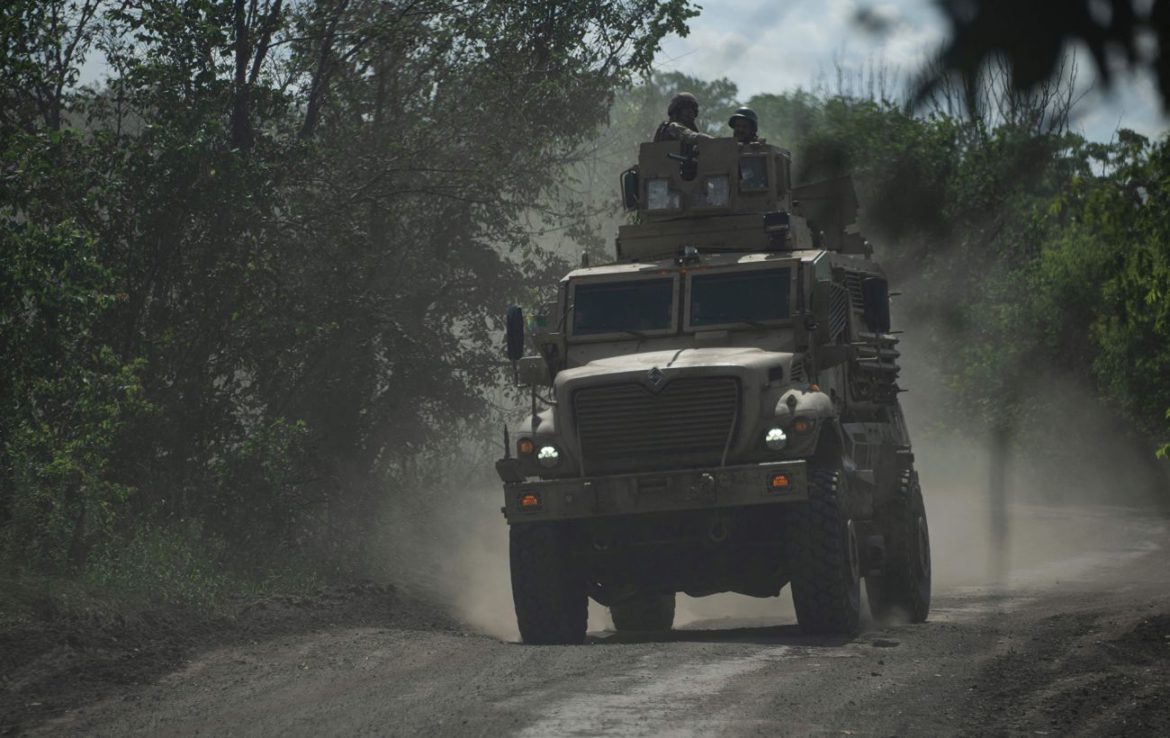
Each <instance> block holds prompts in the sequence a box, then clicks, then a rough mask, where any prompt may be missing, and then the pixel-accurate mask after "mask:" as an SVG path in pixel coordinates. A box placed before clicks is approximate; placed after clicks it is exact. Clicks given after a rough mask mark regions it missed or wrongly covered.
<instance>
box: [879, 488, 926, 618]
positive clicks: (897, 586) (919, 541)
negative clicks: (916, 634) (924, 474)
mask: <svg viewBox="0 0 1170 738" xmlns="http://www.w3.org/2000/svg"><path fill="white" fill-rule="evenodd" d="M882 519H883V520H882V522H883V528H884V529H885V536H886V555H885V563H884V565H883V567H882V574H881V576H872V577H866V579H865V593H866V595H867V596H868V597H869V611H870V612H871V613H872V614H873V617H874V619H875V620H881V621H886V620H892V619H894V618H897V617H899V616H902V617H906V618H908V619H909V620H910V622H912V623H922V622H925V621H926V617H927V615H928V614H929V612H930V530H929V528H927V525H926V506H925V504H923V501H922V488H921V487H920V486H919V484H918V473H917V472H915V471H914V470H913V469H907V470H906V471H904V472H903V473H902V477H901V479H900V480H899V481H898V489H897V490H896V492H895V494H894V498H893V499H892V500H891V501H890V503H889V506H888V507H887V509H886V510H885V511H884V514H883V516H882Z"/></svg>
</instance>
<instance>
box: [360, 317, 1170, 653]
mask: <svg viewBox="0 0 1170 738" xmlns="http://www.w3.org/2000/svg"><path fill="white" fill-rule="evenodd" d="M905 339H906V340H904V341H903V343H902V349H903V351H902V355H903V359H904V371H903V380H902V382H901V384H902V386H903V387H906V388H909V390H910V391H909V392H908V393H907V394H904V395H903V396H902V397H903V405H904V408H905V411H906V416H907V419H908V422H909V424H910V429H911V437H912V440H913V443H914V450H915V456H916V460H917V461H916V463H917V468H918V470H919V474H920V477H921V480H922V485H923V491H924V495H925V498H926V508H927V514H928V517H929V522H930V528H931V539H932V553H933V563H934V587H935V591H936V592H945V591H950V590H954V589H957V588H983V587H987V586H991V585H996V586H1005V587H1008V588H1012V587H1022V586H1034V585H1045V584H1052V585H1057V584H1058V583H1059V581H1060V580H1061V579H1068V578H1073V577H1077V576H1078V575H1079V574H1084V573H1085V571H1084V568H1085V567H1086V566H1089V565H1090V563H1089V562H1090V561H1091V558H1092V557H1091V556H1090V555H1089V554H1091V553H1092V552H1094V551H1099V550H1106V549H1108V550H1116V549H1117V548H1118V547H1120V548H1122V549H1125V547H1126V545H1127V543H1126V542H1127V541H1134V542H1135V543H1134V544H1133V546H1132V548H1133V551H1134V553H1135V554H1138V553H1140V552H1141V551H1142V550H1145V548H1146V547H1148V546H1149V545H1150V544H1149V543H1148V542H1149V541H1150V540H1151V539H1152V538H1158V537H1164V536H1165V527H1164V526H1165V524H1164V523H1163V522H1162V520H1161V519H1159V518H1157V517H1155V516H1156V513H1157V510H1158V509H1159V505H1161V506H1162V509H1164V503H1165V499H1164V496H1163V499H1162V500H1158V499H1157V493H1156V491H1155V490H1154V488H1153V487H1152V484H1151V481H1150V477H1149V476H1148V474H1144V473H1143V472H1142V471H1141V470H1142V469H1147V468H1148V464H1146V463H1145V462H1144V460H1143V459H1141V458H1140V452H1138V451H1136V450H1134V449H1133V448H1132V447H1131V446H1127V445H1125V444H1123V443H1114V442H1111V441H1110V440H1109V432H1110V429H1111V428H1113V425H1112V424H1113V423H1114V422H1115V421H1113V420H1112V419H1111V418H1110V417H1109V416H1108V414H1107V413H1105V412H1103V411H1102V410H1101V409H1100V407H1099V405H1098V404H1097V403H1096V401H1095V400H1093V399H1092V398H1091V397H1089V396H1088V395H1087V394H1085V393H1084V392H1082V391H1080V390H1078V389H1077V388H1076V387H1075V386H1074V385H1072V384H1070V383H1067V382H1062V381H1060V380H1059V379H1057V378H1055V377H1051V378H1047V379H1044V380H1040V381H1037V384H1036V387H1035V391H1036V392H1037V393H1043V398H1044V400H1045V402H1043V403H1038V405H1039V407H1041V408H1042V409H1041V410H1038V411H1037V412H1038V413H1039V415H1038V416H1037V417H1034V418H1031V419H1030V421H1031V422H1030V427H1033V428H1040V429H1042V430H1043V431H1044V432H1046V433H1048V435H1047V437H1043V438H1039V439H1038V441H1037V443H1036V444H1034V445H1035V447H1036V448H1037V449H1040V450H1039V451H1037V452H1036V453H1031V452H1030V450H1029V452H1025V450H1026V448H1027V447H1026V446H1024V445H1019V446H1017V447H1016V450H1015V451H1014V452H1013V453H1012V454H1011V456H1010V458H1009V459H1008V464H1007V468H1006V470H1005V472H1006V474H1005V478H1006V481H1007V490H1006V492H1007V495H1008V500H1009V504H1008V509H1007V510H1006V518H1005V519H1006V522H1007V527H1006V531H1004V534H1005V536H1006V537H1005V538H1003V539H1002V540H1001V539H999V538H998V537H997V536H996V535H994V526H993V524H992V520H993V518H992V507H991V505H989V502H988V500H989V496H988V490H989V472H990V470H991V464H992V461H991V457H990V454H989V452H988V448H987V444H986V443H980V442H977V441H975V440H972V439H970V438H966V437H963V436H962V435H960V434H958V433H956V432H953V431H952V432H948V431H945V430H941V429H940V425H939V418H938V417H937V416H938V412H937V411H936V408H939V407H940V406H941V403H942V402H943V400H944V399H945V389H944V387H943V385H942V382H941V380H940V378H939V377H938V376H937V374H936V373H935V372H934V371H932V368H931V367H930V366H928V365H925V364H924V363H923V357H922V356H921V355H920V354H918V353H917V352H916V351H915V348H914V338H913V331H910V332H908V335H907V336H906V337H905ZM1094 428H1096V429H1100V432H1099V433H1098V432H1095V431H1093V430H1092V429H1094ZM1086 429H1088V432H1086ZM1053 449H1055V450H1056V451H1054V450H1053ZM455 476H457V477H458V478H461V479H464V480H467V481H466V482H464V483H462V484H456V485H455V486H453V487H450V488H447V489H444V490H439V491H435V492H433V493H431V494H430V495H425V496H420V497H418V498H414V499H412V500H403V501H401V504H400V505H399V506H398V509H397V510H396V511H395V513H394V515H393V519H392V520H391V522H389V523H388V524H387V527H386V534H385V542H386V546H387V550H386V551H385V552H383V553H381V554H380V556H381V557H382V560H383V561H385V562H386V563H387V571H386V574H387V576H388V577H389V578H390V579H391V580H392V581H394V582H396V583H398V584H400V585H401V586H403V587H406V588H408V589H410V590H413V591H415V592H418V593H420V594H423V595H425V596H426V597H427V598H428V599H432V600H435V601H438V602H440V603H442V604H443V605H444V606H446V607H447V608H449V609H450V610H451V612H452V613H453V614H454V615H456V616H457V617H458V618H460V619H461V620H462V621H463V622H465V623H467V624H468V626H469V627H472V628H474V629H477V630H479V631H482V632H484V633H486V634H489V635H492V636H495V637H499V638H502V639H506V640H517V639H518V633H517V630H516V622H515V615H514V612H513V609H512V595H511V585H510V582H509V574H508V532H507V525H506V523H505V522H504V518H503V516H502V515H501V514H500V510H499V508H500V505H501V504H502V500H501V497H502V495H501V485H500V484H499V483H498V481H497V479H496V477H495V473H494V471H493V470H492V469H491V468H490V467H484V468H482V469H479V468H477V469H460V473H458V474H457V475H455ZM431 503H437V504H434V505H433V506H431ZM1135 510H1138V511H1141V512H1140V514H1139V515H1137V516H1135V515H1134V511H1135ZM1143 519H1148V520H1149V524H1148V526H1146V525H1143V523H1142V522H1140V521H1142V520H1143ZM1135 521H1138V522H1135ZM1135 526H1136V527H1135ZM1138 528H1141V530H1139V529H1138ZM1147 528H1148V529H1147ZM724 620H726V621H729V622H728V623H727V624H728V625H730V621H735V623H736V624H738V625H743V624H744V623H745V622H750V623H753V624H767V623H774V624H782V623H793V622H795V614H794V612H793V609H792V601H791V597H790V596H789V592H788V588H785V590H784V591H783V592H782V593H781V595H780V597H779V598H767V599H758V598H751V597H746V596H742V595H732V594H725V595H717V596H713V597H705V598H701V599H693V598H690V597H686V596H683V595H680V596H679V600H678V615H677V618H676V625H677V626H679V627H686V626H688V625H691V626H692V627H720V625H721V623H720V621H724ZM589 628H590V630H592V631H597V630H605V629H610V628H612V623H611V621H610V619H609V616H608V613H607V612H606V610H605V608H602V607H600V606H598V605H596V604H595V603H593V602H590V617H589Z"/></svg>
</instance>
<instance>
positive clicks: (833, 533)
mask: <svg viewBox="0 0 1170 738" xmlns="http://www.w3.org/2000/svg"><path fill="white" fill-rule="evenodd" d="M845 484H846V480H845V473H844V472H843V471H842V470H841V467H840V466H839V465H838V466H834V467H831V468H826V467H817V466H811V465H810V466H809V484H808V487H809V490H808V496H809V499H808V502H806V503H802V504H799V505H796V506H794V507H793V508H792V509H791V510H790V511H789V514H788V517H787V522H786V526H785V528H786V537H787V545H786V547H785V551H786V561H787V569H788V572H789V575H790V580H791V582H792V603H793V605H795V607H796V620H797V622H798V623H799V624H800V629H801V630H802V631H804V632H805V633H808V634H816V635H829V634H831V635H855V634H856V633H857V632H858V630H859V629H860V626H861V561H860V556H859V553H858V546H857V534H856V532H855V530H854V527H853V521H852V520H850V519H849V515H848V513H847V512H846V510H845V507H844V497H845Z"/></svg>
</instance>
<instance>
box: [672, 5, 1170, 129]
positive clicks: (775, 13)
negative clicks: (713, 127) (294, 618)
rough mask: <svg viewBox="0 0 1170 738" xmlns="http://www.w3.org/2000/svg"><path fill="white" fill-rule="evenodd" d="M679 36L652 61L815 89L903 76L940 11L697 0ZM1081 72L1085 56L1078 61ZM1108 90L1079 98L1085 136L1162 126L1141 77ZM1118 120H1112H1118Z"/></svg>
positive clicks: (939, 27)
mask: <svg viewBox="0 0 1170 738" xmlns="http://www.w3.org/2000/svg"><path fill="white" fill-rule="evenodd" d="M701 4H702V6H703V10H702V13H701V15H700V16H699V17H697V18H694V19H693V20H692V21H691V24H690V25H691V33H690V35H689V36H688V37H686V38H678V37H671V38H668V39H666V40H665V41H664V42H663V50H662V53H660V55H659V57H658V59H657V60H656V67H657V68H658V69H660V70H664V71H679V72H683V73H685V74H689V75H692V76H695V77H699V78H702V79H715V78H718V77H727V78H728V79H730V80H732V81H733V82H735V83H736V84H737V85H738V86H739V91H740V97H741V99H743V100H746V99H748V98H750V97H751V96H752V95H755V94H758V93H765V92H773V93H780V92H788V91H792V90H794V89H796V88H798V87H799V88H805V89H808V88H810V87H814V86H816V85H817V83H819V82H822V81H824V80H831V79H833V78H834V77H835V74H836V72H835V70H836V67H837V66H838V65H839V66H841V67H842V68H843V69H844V70H846V72H847V73H849V72H851V73H853V74H857V73H861V72H864V71H865V70H867V69H870V68H874V67H877V68H884V69H885V70H886V71H887V72H888V73H889V74H891V75H892V76H894V77H895V78H898V79H901V80H903V81H904V80H908V79H911V78H912V77H913V76H914V75H915V74H916V73H917V71H918V70H919V68H920V66H921V64H922V63H923V62H924V61H925V60H926V59H927V58H929V55H930V54H931V53H933V52H934V51H935V50H936V49H937V48H938V47H939V45H940V44H941V43H942V42H943V40H944V39H945V37H946V35H947V32H948V29H947V27H946V21H945V18H944V17H943V15H942V13H941V12H940V11H939V10H938V8H937V7H936V6H935V4H934V3H933V2H930V1H929V0H885V1H884V2H872V3H867V2H863V1H861V2H859V1H858V0H822V1H818V0H794V1H791V2H785V3H777V2H775V0H701ZM860 10H864V11H865V12H866V13H868V14H869V17H870V18H874V19H877V20H880V21H881V24H882V25H884V29H883V31H882V32H881V33H873V32H869V31H867V30H866V29H865V28H864V27H863V26H862V25H861V24H859V23H857V21H856V19H857V17H858V12H859V11H860ZM1081 74H1082V75H1083V78H1084V79H1085V80H1089V79H1091V78H1092V75H1093V73H1092V70H1091V69H1089V64H1087V63H1083V64H1082V65H1081ZM1118 82H1119V84H1118V85H1117V88H1116V90H1115V92H1114V93H1113V94H1112V95H1109V96H1107V97H1102V96H1101V95H1099V94H1096V93H1094V94H1090V95H1089V96H1087V97H1086V98H1085V99H1084V100H1083V102H1082V104H1081V106H1080V108H1079V110H1080V115H1079V116H1078V117H1077V119H1076V121H1075V123H1074V126H1078V127H1079V128H1080V129H1081V130H1082V131H1083V133H1084V134H1085V135H1086V136H1088V137H1089V138H1093V139H1096V140H1108V139H1109V138H1110V137H1111V135H1112V133H1113V131H1114V130H1115V129H1116V128H1117V127H1118V125H1120V126H1123V127H1128V128H1133V129H1134V130H1137V131H1138V132H1139V133H1142V134H1144V135H1148V136H1157V135H1160V134H1161V133H1164V132H1166V131H1167V129H1168V128H1170V118H1167V117H1165V116H1163V115H1162V114H1161V112H1160V109H1159V103H1158V101H1157V95H1156V93H1155V90H1154V88H1153V85H1152V83H1151V82H1150V80H1149V77H1148V75H1145V76H1138V77H1137V78H1133V77H1130V76H1129V75H1124V74H1123V75H1120V76H1119V77H1118ZM1119 121H1120V123H1119Z"/></svg>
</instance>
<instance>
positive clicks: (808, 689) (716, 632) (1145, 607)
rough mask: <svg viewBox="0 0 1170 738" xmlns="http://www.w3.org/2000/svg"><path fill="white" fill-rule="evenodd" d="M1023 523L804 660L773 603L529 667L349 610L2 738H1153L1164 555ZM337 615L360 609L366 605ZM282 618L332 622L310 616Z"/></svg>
mask: <svg viewBox="0 0 1170 738" xmlns="http://www.w3.org/2000/svg"><path fill="white" fill-rule="evenodd" d="M1025 515H1031V516H1032V517H1033V518H1037V519H1039V520H1041V522H1044V521H1047V523H1048V529H1050V530H1051V531H1053V532H1054V535H1055V531H1059V532H1060V533H1061V535H1059V536H1056V537H1057V538H1059V539H1060V540H1061V541H1062V545H1063V546H1065V549H1066V550H1052V548H1051V547H1043V548H1044V549H1045V551H1044V552H1043V553H1042V554H1041V553H1032V554H1029V555H1030V556H1031V558H1032V560H1028V555H1021V556H1017V557H1016V560H1017V565H1016V566H1015V568H1014V570H1013V573H1012V575H1011V578H1010V579H1008V580H1007V581H1004V582H1002V583H999V584H996V585H988V584H987V583H986V582H984V583H975V584H961V583H954V584H945V583H944V584H942V585H941V586H940V588H939V589H940V590H941V591H938V592H936V597H935V606H934V608H933V611H932V614H931V619H930V621H929V622H928V623H927V624H925V625H919V626H910V625H900V626H892V627H877V626H876V625H873V624H871V625H870V626H869V628H868V629H867V630H866V631H865V632H864V633H863V635H861V636H860V637H857V638H853V639H836V640H833V639H829V640H826V639H813V638H807V637H803V636H801V635H800V634H799V632H798V630H797V629H796V627H795V624H794V620H793V619H792V617H791V616H790V615H789V614H787V613H788V611H787V610H785V608H784V603H782V602H780V601H776V600H772V601H769V602H763V601H754V602H757V603H763V606H764V607H775V614H774V615H773V616H772V617H770V618H769V617H764V618H761V617H759V612H760V610H759V609H758V608H759V607H760V606H761V605H760V604H756V605H754V607H755V608H756V609H755V610H753V612H755V613H756V614H755V615H753V616H748V615H745V614H744V613H743V612H740V613H739V615H738V616H736V617H733V618H723V619H710V618H708V619H702V618H701V617H700V618H698V619H695V618H696V616H695V615H694V613H695V612H696V609H695V608H697V607H698V604H697V603H693V605H694V606H688V605H686V604H685V603H684V606H683V607H682V612H683V613H684V615H683V617H682V618H680V619H685V618H686V617H688V616H687V615H686V614H685V613H688V612H690V613H691V614H690V616H689V617H691V618H692V619H691V621H690V622H686V623H682V624H681V626H680V629H678V630H676V631H675V632H673V633H671V634H669V635H666V636H663V637H661V638H645V637H641V638H639V637H631V636H628V635H619V634H615V633H613V632H612V631H609V630H605V628H606V627H608V625H609V624H608V622H606V621H605V620H604V619H603V618H596V619H595V620H593V621H591V622H592V627H596V628H598V630H594V631H592V632H591V636H590V638H589V642H588V644H587V645H584V646H578V647H526V646H522V645H519V644H517V643H515V642H510V641H508V640H507V639H501V638H496V637H491V636H487V635H484V634H482V633H478V632H475V631H473V630H471V629H470V628H468V627H467V626H464V625H461V624H459V623H452V622H449V621H446V620H443V619H442V617H441V616H432V617H420V616H419V615H418V611H413V612H414V615H413V616H412V617H410V618H405V619H404V618H402V617H397V618H396V617H391V616H389V615H387V616H386V617H385V618H379V617H378V615H377V613H376V612H374V613H373V614H371V612H370V611H369V609H368V608H367V609H366V610H364V611H362V613H364V615H363V617H358V618H346V617H340V616H338V617H330V616H321V617H318V618H317V619H316V620H315V621H313V622H312V623H311V624H310V626H309V627H306V628H302V629H298V628H284V629H283V630H282V629H281V628H275V629H269V630H267V631H265V630H263V629H261V630H256V631H254V632H252V633H251V635H245V637H243V638H236V639H234V640H233V639H232V638H227V639H226V640H222V639H221V641H220V643H221V645H219V646H218V647H211V648H201V647H200V646H199V644H198V643H196V644H192V646H191V647H190V648H188V649H187V650H186V651H185V652H184V654H183V656H182V658H181V659H179V660H178V661H177V663H175V664H173V666H172V667H170V668H166V669H155V670H154V671H153V672H148V673H147V678H144V679H143V680H142V681H143V683H142V684H119V683H118V681H119V680H118V679H116V678H111V679H110V680H107V683H105V684H104V685H103V686H104V689H102V690H98V691H97V692H93V693H90V695H89V698H88V699H85V700H81V703H79V704H63V705H58V708H59V709H57V710H55V711H53V712H52V713H51V714H45V715H43V716H41V717H39V718H38V717H37V716H36V715H35V708H29V709H28V710H24V711H23V712H21V711H17V712H19V713H20V718H21V719H20V722H19V723H15V722H10V723H9V729H10V731H11V732H22V733H23V732H28V733H30V734H32V735H56V734H85V735H110V736H114V735H119V736H120V735H249V736H265V735H271V736H278V735H279V736H285V735H306V736H307V735H314V736H315V735H347V736H348V735H451V736H463V735H482V736H497V735H519V736H540V737H545V736H548V737H552V736H581V735H616V736H660V735H670V736H710V735H762V736H775V735H794V736H798V735H799V736H803V735H876V736H891V735H899V736H914V735H923V736H930V735H954V734H958V735H963V734H966V735H1059V736H1065V735H1094V736H1095V735H1119V736H1120V735H1125V736H1133V735H1170V550H1167V548H1166V547H1164V546H1163V543H1164V542H1165V541H1166V540H1168V538H1167V536H1168V529H1170V526H1168V525H1167V523H1166V522H1165V520H1164V519H1156V518H1155V519H1151V518H1150V517H1148V516H1146V515H1145V514H1138V513H1134V512H1130V511H1119V510H1104V509H1100V508H1098V509H1093V510H1080V511H1072V512H1070V511H1067V510H1065V511H1060V512H1053V511H1047V510H1036V509H1033V510H1031V512H1025ZM1044 530H1045V526H1044V525H1037V526H1033V527H1032V528H1031V529H1030V530H1029V534H1030V535H1032V536H1033V537H1034V538H1041V539H1042V538H1043V536H1044V533H1043V531H1044ZM1076 531H1080V533H1079V535H1078V534H1075V533H1076ZM1070 533H1072V534H1074V535H1070ZM938 535H939V534H936V538H938ZM1017 540H1019V539H1018V538H1017ZM962 545H964V544H963V539H962V538H961V537H958V538H956V537H955V536H947V540H940V541H938V542H937V543H936V548H938V549H939V551H940V552H942V553H944V554H945V555H944V556H943V561H941V562H940V565H941V566H942V567H943V569H944V571H943V572H942V574H943V575H944V577H945V576H946V574H947V572H946V571H945V569H946V566H947V564H946V561H947V558H948V557H955V556H957V558H953V561H954V565H953V566H952V567H951V568H952V569H954V571H952V572H951V573H952V574H954V576H953V577H952V578H954V579H955V580H956V581H961V580H962V576H961V575H960V574H958V573H956V572H960V571H961V570H962V566H963V564H964V562H963V561H962V557H961V553H962V552H961V551H958V552H956V551H954V548H955V547H956V546H959V547H961V546H962ZM1017 548H1020V549H1021V550H1024V549H1026V547H1024V546H1022V545H1021V544H1018V545H1017ZM948 552H949V553H948ZM972 553H974V552H972ZM936 558H937V557H936ZM967 563H970V562H967ZM377 592H381V594H380V595H379V596H383V597H384V596H385V595H386V593H385V591H383V590H375V593H377ZM338 597H340V598H341V599H345V597H346V596H345V595H339V596H338ZM352 598H356V599H358V600H369V599H370V592H369V591H365V592H360V591H359V592H358V594H356V595H352ZM335 599H337V597H335ZM390 599H391V600H393V598H390ZM374 600H375V601H376V600H377V598H376V597H375V598H374ZM372 602H374V601H372ZM351 604H352V603H351ZM367 604H370V603H367ZM374 604H376V602H374ZM718 604H719V603H718V602H716V603H715V605H716V606H718ZM299 606H300V607H302V608H307V609H308V610H309V611H312V610H314V609H316V610H317V611H318V614H320V613H321V612H325V613H328V612H330V610H329V608H328V607H324V608H323V606H322V605H321V603H319V602H303V603H300V604H299ZM386 606H387V608H388V609H389V610H394V609H395V605H394V603H393V602H389V601H388V604H387V605H386ZM399 606H401V602H399ZM331 607H334V608H336V607H337V603H336V602H334V603H333V605H331ZM359 609H360V608H359ZM399 609H401V607H400V608H399ZM716 609H717V608H716ZM343 611H344V608H342V609H341V610H337V609H334V610H333V611H332V612H334V614H335V615H338V614H339V613H342V612H343ZM708 611H709V608H708ZM765 612H766V610H765ZM371 618H372V620H371ZM294 620H295V618H294ZM225 627H228V628H229V629H230V627H240V626H238V625H237V626H227V625H225ZM298 630H299V631H300V632H298ZM211 640H212V642H214V638H212V639H211ZM136 650H140V649H139V648H138V647H136ZM30 673H31V672H30ZM117 673H119V672H118V671H117V670H116V669H115V670H112V671H111V674H117ZM10 676H11V675H10ZM122 681H126V680H125V679H123V680H122ZM17 686H19V685H17ZM22 694H24V697H23V698H24V699H32V698H33V697H30V696H29V693H28V691H27V690H25V692H24V693H22ZM74 699H80V698H77V697H75V698H74Z"/></svg>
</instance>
